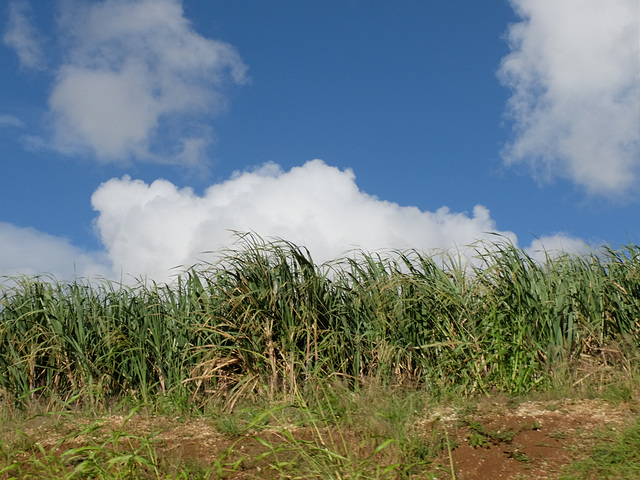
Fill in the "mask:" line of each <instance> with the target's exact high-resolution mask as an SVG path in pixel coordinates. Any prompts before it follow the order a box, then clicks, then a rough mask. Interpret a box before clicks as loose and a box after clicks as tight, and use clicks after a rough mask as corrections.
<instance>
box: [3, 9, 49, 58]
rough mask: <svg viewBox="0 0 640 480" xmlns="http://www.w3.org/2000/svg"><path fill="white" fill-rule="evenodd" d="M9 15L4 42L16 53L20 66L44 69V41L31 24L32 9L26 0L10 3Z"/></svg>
mask: <svg viewBox="0 0 640 480" xmlns="http://www.w3.org/2000/svg"><path fill="white" fill-rule="evenodd" d="M8 13H9V22H8V23H7V26H6V28H5V32H4V36H3V37H2V40H3V42H4V43H5V45H7V46H9V47H11V48H13V49H14V50H15V51H16V53H17V55H18V59H19V60H20V65H22V66H23V67H27V68H34V69H37V70H39V69H42V68H43V67H44V63H45V62H44V52H43V49H42V45H41V42H42V40H41V38H40V35H39V34H38V32H37V30H36V29H35V27H34V26H33V24H32V22H31V18H30V13H31V7H30V6H29V4H28V3H27V2H26V0H20V1H13V2H10V3H9V8H8Z"/></svg>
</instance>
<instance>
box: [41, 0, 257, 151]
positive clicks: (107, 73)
mask: <svg viewBox="0 0 640 480" xmlns="http://www.w3.org/2000/svg"><path fill="white" fill-rule="evenodd" d="M59 24H60V25H59V27H60V30H61V31H62V32H64V34H65V38H64V39H62V40H61V41H60V45H61V46H63V49H64V61H63V64H62V65H61V66H60V67H59V69H58V71H57V76H56V81H55V84H54V86H53V91H52V93H51V97H50V98H49V107H50V113H51V119H52V125H53V128H54V131H55V137H54V145H55V148H57V149H58V150H60V151H62V152H64V153H68V154H73V153H91V154H94V155H96V156H97V157H98V158H100V159H101V160H103V161H123V160H128V159H145V160H147V161H157V162H186V163H189V164H194V163H197V162H201V160H202V157H203V153H202V152H203V150H204V149H205V148H206V146H207V145H208V143H209V142H210V138H211V136H210V135H209V134H208V133H206V128H204V127H202V128H200V129H201V130H202V129H204V130H205V133H204V134H202V133H197V134H196V135H195V136H194V133H193V131H191V132H186V131H182V132H178V133H177V134H176V136H175V138H170V140H172V142H170V144H167V142H166V138H165V135H164V132H163V134H162V135H159V132H160V129H161V128H162V127H163V126H165V125H168V124H171V125H172V129H174V130H175V128H176V126H177V125H180V124H186V123H187V122H185V121H184V120H185V118H186V117H189V118H190V119H191V120H194V119H195V120H196V122H195V123H197V121H198V120H197V119H198V118H200V119H205V118H206V117H210V116H211V115H213V114H215V113H217V112H220V111H221V110H224V108H225V103H226V102H225V94H224V92H225V88H226V87H228V86H229V85H232V84H239V83H242V82H244V81H245V80H246V76H245V74H246V66H245V65H244V64H243V62H242V60H241V59H240V56H239V55H238V53H237V52H236V50H235V49H234V48H233V47H232V46H231V45H228V44H226V43H222V42H219V41H215V40H211V39H207V38H205V37H203V36H201V35H199V34H198V33H197V32H195V31H194V30H193V28H192V27H191V25H190V24H189V22H188V21H187V19H186V18H185V17H184V12H183V9H182V4H181V2H180V1H179V0H105V1H103V2H99V3H84V2H78V1H69V2H66V3H63V4H62V8H61V12H60V16H59ZM203 121H204V120H203ZM160 136H162V137H163V138H162V139H161V138H160ZM176 146H182V147H183V151H182V152H181V153H180V152H178V153H177V154H176V153H175V147H176ZM162 147H166V148H165V149H164V150H163V148H162ZM167 151H171V155H169V154H167Z"/></svg>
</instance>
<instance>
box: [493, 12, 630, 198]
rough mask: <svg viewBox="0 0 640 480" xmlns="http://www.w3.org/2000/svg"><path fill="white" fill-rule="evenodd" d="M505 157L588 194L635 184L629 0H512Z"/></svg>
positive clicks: (505, 66)
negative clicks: (514, 18)
mask: <svg viewBox="0 0 640 480" xmlns="http://www.w3.org/2000/svg"><path fill="white" fill-rule="evenodd" d="M511 4H512V6H513V8H514V10H515V11H516V13H517V14H518V16H519V17H520V18H521V21H520V22H519V23H515V24H513V25H511V26H510V28H509V31H508V41H509V45H510V47H511V53H510V54H509V55H507V56H506V57H505V58H504V59H503V61H502V65H501V67H500V70H499V72H498V76H499V78H500V80H501V81H502V82H503V84H504V85H506V86H508V87H510V88H511V89H512V96H511V98H510V100H509V104H508V113H509V115H510V116H511V117H512V119H513V120H514V126H515V139H514V140H513V142H511V143H510V144H508V145H507V146H506V148H505V150H504V151H503V155H504V158H505V160H506V161H507V162H508V163H516V162H526V163H528V164H530V165H531V166H532V167H533V170H534V172H536V174H537V175H538V176H539V177H541V178H543V179H549V178H551V177H553V176H556V175H559V176H561V177H564V178H568V179H570V180H571V181H573V182H575V183H577V184H579V185H582V186H584V187H585V188H586V189H587V191H589V192H590V193H595V194H604V195H612V196H614V195H618V194H620V193H624V192H628V191H630V190H632V189H633V188H634V187H636V188H637V186H638V175H639V173H640V62H639V61H638V58H639V57H640V15H639V12H638V2H637V0H608V1H602V0H563V1H557V0H511Z"/></svg>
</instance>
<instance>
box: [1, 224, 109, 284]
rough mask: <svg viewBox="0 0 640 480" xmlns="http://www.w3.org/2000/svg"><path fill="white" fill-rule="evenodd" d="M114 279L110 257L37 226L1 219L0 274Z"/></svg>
mask: <svg viewBox="0 0 640 480" xmlns="http://www.w3.org/2000/svg"><path fill="white" fill-rule="evenodd" d="M40 274H46V275H51V276H54V277H55V278H58V279H60V280H72V279H74V278H79V277H82V278H97V277H105V278H113V273H112V271H111V269H110V268H109V267H108V259H107V258H105V256H104V254H103V253H100V252H86V251H83V250H82V249H80V248H77V247H74V246H73V245H72V244H71V243H69V242H68V241H67V240H65V239H63V238H60V237H55V236H53V235H47V234H45V233H42V232H39V231H38V230H36V229H34V228H21V227H16V226H14V225H11V224H9V223H5V222H0V275H3V276H4V275H8V276H17V275H40Z"/></svg>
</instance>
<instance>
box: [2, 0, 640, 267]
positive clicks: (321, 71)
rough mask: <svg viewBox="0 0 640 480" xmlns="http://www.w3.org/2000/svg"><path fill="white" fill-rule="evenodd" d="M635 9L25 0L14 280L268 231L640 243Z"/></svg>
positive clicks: (183, 256) (330, 246) (10, 48)
mask: <svg viewBox="0 0 640 480" xmlns="http://www.w3.org/2000/svg"><path fill="white" fill-rule="evenodd" d="M639 17H640V12H639V11H638V4H637V1H636V0H611V1H609V2H597V1H589V2H584V1H582V0H580V1H578V0H572V1H566V2H556V1H553V0H540V1H537V2H529V1H526V0H512V1H511V2H508V1H506V0H505V1H500V0H498V1H493V2H472V1H468V2H447V1H444V0H420V1H404V2H391V1H384V2H375V3H373V2H364V1H358V0H351V1H349V0H340V1H338V0H327V1H322V2H310V1H309V2H301V1H293V0H288V1H285V0H280V1H273V2H263V1H257V0H254V1H248V0H237V1H233V2H230V1H213V0H207V1H204V0H184V1H183V2H180V1H178V0H117V1H116V0H106V1H101V2H97V1H81V0H65V1H53V2H46V3H45V2H35V1H31V2H30V1H28V0H16V1H13V0H11V1H9V2H7V3H6V4H3V6H2V9H1V10H0V28H2V39H3V43H2V46H1V47H0V69H1V70H0V71H2V76H1V78H2V83H1V85H2V95H1V96H0V142H1V143H0V144H1V145H2V150H1V151H2V154H1V155H2V157H1V159H2V174H1V175H0V245H1V246H2V248H1V249H0V275H13V274H15V273H17V272H21V273H27V274H33V273H39V272H49V273H53V274H55V275H57V276H60V277H69V276H71V275H73V274H75V275H83V276H92V275H103V276H107V277H111V278H118V277H119V276H121V275H122V274H131V275H149V276H152V277H155V278H158V279H164V278H167V275H168V272H169V271H170V268H171V267H173V266H176V265H191V264H193V263H194V262H196V261H198V260H199V259H206V258H207V257H206V255H203V253H202V252H205V251H208V250H215V249H218V248H219V247H220V246H223V245H228V244H229V243H230V242H231V241H232V237H231V236H230V233H229V231H230V230H243V231H247V230H252V231H255V232H257V233H258V234H261V235H263V236H265V237H276V236H277V237H283V238H286V239H289V240H292V241H294V242H296V243H300V244H305V245H307V246H308V247H309V248H310V250H311V253H312V254H313V255H314V256H315V257H317V258H318V259H319V260H326V259H331V258H335V257H337V256H338V255H340V253H341V252H344V251H345V250H348V249H350V248H353V247H362V248H365V249H367V250H376V249H388V248H418V249H423V250H429V249H434V248H450V247H459V248H461V247H464V246H465V245H469V244H471V243H472V242H473V241H474V240H476V239H481V238H486V234H487V233H488V232H497V233H500V234H502V235H504V236H505V237H507V238H509V239H510V240H512V241H513V242H515V243H517V244H518V245H519V246H521V247H523V248H525V249H528V251H530V252H532V253H534V252H536V251H538V250H540V248H541V246H542V245H543V246H544V247H546V248H548V249H558V248H563V249H565V250H569V251H576V250H581V249H583V248H584V246H585V245H591V246H598V245H600V244H602V243H611V244H613V245H616V244H627V243H628V242H632V243H640V195H638V193H639V191H640V190H639V188H638V187H639V186H640V54H639V48H640V47H639V44H640V36H639V33H638V29H639V27H638V24H639V19H638V18H639Z"/></svg>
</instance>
